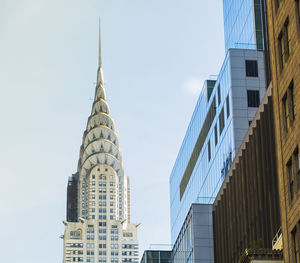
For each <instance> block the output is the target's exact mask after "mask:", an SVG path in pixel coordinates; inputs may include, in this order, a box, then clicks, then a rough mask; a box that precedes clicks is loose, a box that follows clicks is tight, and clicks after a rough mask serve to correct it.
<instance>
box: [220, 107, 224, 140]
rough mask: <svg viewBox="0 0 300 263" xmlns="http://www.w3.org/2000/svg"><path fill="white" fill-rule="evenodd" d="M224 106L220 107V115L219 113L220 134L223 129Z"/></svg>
mask: <svg viewBox="0 0 300 263" xmlns="http://www.w3.org/2000/svg"><path fill="white" fill-rule="evenodd" d="M224 125H225V122H224V108H222V110H221V112H220V115H219V129H220V135H221V134H222V131H223V129H224Z"/></svg>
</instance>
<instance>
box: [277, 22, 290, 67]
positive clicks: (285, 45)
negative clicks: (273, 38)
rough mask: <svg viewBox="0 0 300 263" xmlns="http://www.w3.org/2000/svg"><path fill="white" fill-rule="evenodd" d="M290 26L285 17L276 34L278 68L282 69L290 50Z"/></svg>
mask: <svg viewBox="0 0 300 263" xmlns="http://www.w3.org/2000/svg"><path fill="white" fill-rule="evenodd" d="M290 31H291V27H290V26H289V18H287V19H286V21H285V23H284V26H283V29H282V31H281V32H280V34H279V36H278V54H279V69H280V70H282V68H283V66H284V64H285V62H286V61H287V60H288V58H289V56H290V54H291V52H292V45H291V44H292V41H291V36H292V34H291V32H290Z"/></svg>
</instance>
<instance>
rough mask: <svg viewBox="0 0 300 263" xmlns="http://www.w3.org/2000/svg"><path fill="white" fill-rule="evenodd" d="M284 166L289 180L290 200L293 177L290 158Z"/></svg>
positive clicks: (292, 192)
mask: <svg viewBox="0 0 300 263" xmlns="http://www.w3.org/2000/svg"><path fill="white" fill-rule="evenodd" d="M286 168H287V176H288V180H289V193H290V201H292V200H293V199H294V178H293V166H292V160H289V162H288V163H287V165H286Z"/></svg>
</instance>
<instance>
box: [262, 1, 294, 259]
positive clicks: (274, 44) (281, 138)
mask: <svg viewBox="0 0 300 263" xmlns="http://www.w3.org/2000/svg"><path fill="white" fill-rule="evenodd" d="M266 2H267V14H268V25H269V26H268V32H269V51H270V61H271V63H270V65H271V73H272V75H271V78H272V87H273V101H274V119H275V135H276V136H275V138H276V146H277V148H276V152H277V165H278V182H279V196H280V211H281V221H282V235H283V253H284V261H285V262H296V263H299V262H300V171H299V167H300V165H299V164H300V157H299V146H300V64H299V63H300V1H299V0H284V1H283V0H274V1H273V0H272V1H271V0H266Z"/></svg>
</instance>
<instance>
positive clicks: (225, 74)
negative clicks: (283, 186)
mask: <svg viewBox="0 0 300 263" xmlns="http://www.w3.org/2000/svg"><path fill="white" fill-rule="evenodd" d="M223 8H224V9H223V12H224V34H225V52H226V56H225V60H224V62H223V65H222V68H221V70H220V73H219V75H218V77H217V79H216V80H207V81H206V83H205V84H204V87H203V89H202V91H201V94H200V96H199V99H198V101H197V104H196V107H195V110H194V113H193V116H192V118H191V121H190V124H189V127H188V129H187V132H186V135H185V138H184V140H183V143H182V145H181V148H180V151H179V153H178V156H177V159H176V162H175V164H174V167H173V170H172V173H171V176H170V210H171V242H172V244H173V245H174V244H176V245H177V247H180V245H179V244H178V242H179V241H178V234H179V232H180V233H181V232H182V226H183V224H184V222H185V219H186V216H187V213H188V211H189V209H190V207H191V204H192V203H201V204H211V203H213V202H214V199H215V197H216V195H217V193H218V191H219V189H220V187H221V185H222V183H223V180H224V179H225V177H226V174H227V171H228V169H229V168H230V165H231V163H232V161H233V159H234V158H235V154H236V152H237V150H238V149H239V147H240V144H241V142H242V140H243V138H244V136H245V134H246V132H247V130H248V127H249V124H250V123H251V121H252V119H253V117H254V115H255V113H256V111H257V108H258V106H259V104H260V102H261V100H262V98H263V96H264V94H265V91H266V82H265V70H264V67H265V66H264V65H265V63H264V52H263V51H261V50H263V48H264V44H263V26H262V21H263V20H262V3H261V0H223Z"/></svg>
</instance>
